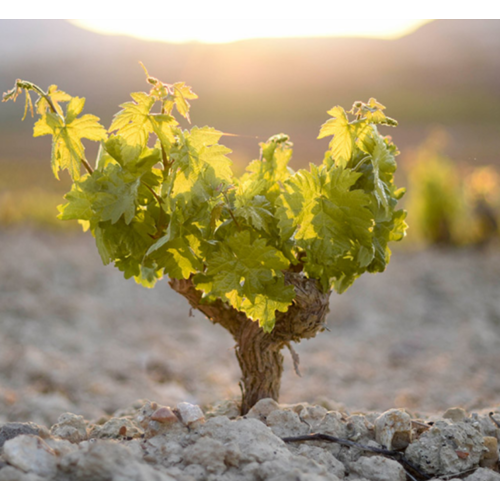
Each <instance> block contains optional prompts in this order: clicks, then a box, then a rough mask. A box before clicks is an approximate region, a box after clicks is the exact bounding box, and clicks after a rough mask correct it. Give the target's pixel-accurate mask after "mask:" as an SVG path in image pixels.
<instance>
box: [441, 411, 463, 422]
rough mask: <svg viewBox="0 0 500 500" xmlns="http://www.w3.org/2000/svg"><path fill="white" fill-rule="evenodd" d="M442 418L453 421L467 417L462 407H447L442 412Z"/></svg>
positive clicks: (460, 420)
mask: <svg viewBox="0 0 500 500" xmlns="http://www.w3.org/2000/svg"><path fill="white" fill-rule="evenodd" d="M443 418H447V419H448V420H452V421H453V422H463V421H464V420H465V419H466V418H467V412H466V411H465V410H464V409H463V408H448V409H447V410H446V411H445V412H444V413H443Z"/></svg>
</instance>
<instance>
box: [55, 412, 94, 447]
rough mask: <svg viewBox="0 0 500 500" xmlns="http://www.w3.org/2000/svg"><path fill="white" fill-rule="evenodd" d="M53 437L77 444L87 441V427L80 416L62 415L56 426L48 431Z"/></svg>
mask: <svg viewBox="0 0 500 500" xmlns="http://www.w3.org/2000/svg"><path fill="white" fill-rule="evenodd" d="M50 432H51V434H52V435H53V436H55V437H58V438H61V439H65V440H67V441H70V442H71V443H79V442H80V441H83V440H85V439H87V425H86V424H85V420H84V419H83V417H82V416H81V415H75V414H73V413H63V414H62V415H61V416H60V417H59V418H58V419H57V424H55V425H53V426H52V427H51V429H50Z"/></svg>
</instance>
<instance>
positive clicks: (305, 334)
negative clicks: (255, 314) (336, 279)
mask: <svg viewBox="0 0 500 500" xmlns="http://www.w3.org/2000/svg"><path fill="white" fill-rule="evenodd" d="M285 282H286V283H287V284H290V285H293V286H294V288H295V294H296V297H295V299H294V301H293V304H292V305H291V306H290V307H289V308H288V311H287V312H285V313H281V312H277V314H276V325H275V327H274V329H273V330H272V332H270V333H266V332H264V331H263V330H262V328H261V327H260V326H259V324H258V323H257V322H255V321H252V320H250V319H249V318H247V316H246V315H245V314H244V313H242V312H239V311H237V310H236V309H234V308H233V307H231V306H230V305H228V304H227V303H225V302H223V301H222V300H220V299H217V300H215V301H213V302H209V303H203V302H202V300H201V296H202V294H201V292H200V291H199V290H196V288H195V287H194V285H193V283H192V281H191V280H190V279H187V280H184V279H182V280H177V279H172V280H170V286H171V287H172V288H173V289H174V290H175V291H176V292H178V293H180V294H181V295H183V296H184V297H185V298H186V299H187V300H188V301H189V303H190V304H191V307H193V308H194V309H197V310H199V311H201V312H202V313H203V314H204V315H205V316H206V317H207V318H208V319H210V321H212V323H219V324H220V325H221V326H223V327H224V328H226V330H228V331H229V333H230V334H231V335H232V337H233V338H234V340H235V342H236V357H237V359H238V363H239V365H240V368H241V372H242V379H241V383H240V386H241V391H242V404H241V413H242V415H244V414H246V413H247V412H248V411H249V410H250V408H251V407H252V406H253V405H254V404H255V403H257V401H259V400H260V399H263V398H272V399H274V400H275V401H278V399H279V391H280V384H281V375H282V373H283V355H282V354H281V350H282V349H283V348H284V347H287V346H288V347H290V343H291V342H300V340H302V339H305V338H312V337H314V336H315V335H316V333H317V332H318V331H319V330H322V329H323V325H324V322H325V318H326V315H327V314H328V310H329V309H328V304H329V298H330V292H327V293H323V292H322V291H321V290H320V287H319V284H318V282H317V281H316V280H314V279H308V278H305V277H304V276H303V275H302V274H301V273H293V272H286V273H285Z"/></svg>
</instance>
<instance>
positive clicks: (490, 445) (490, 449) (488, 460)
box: [479, 436, 499, 469]
mask: <svg viewBox="0 0 500 500" xmlns="http://www.w3.org/2000/svg"><path fill="white" fill-rule="evenodd" d="M483 442H484V447H485V448H486V451H485V452H484V454H483V456H482V457H481V460H480V461H479V465H480V466H481V467H487V468H489V469H493V468H495V467H497V466H498V458H499V457H498V439H497V438H495V437H492V436H485V437H484V441H483Z"/></svg>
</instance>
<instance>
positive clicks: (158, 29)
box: [72, 19, 429, 43]
mask: <svg viewBox="0 0 500 500" xmlns="http://www.w3.org/2000/svg"><path fill="white" fill-rule="evenodd" d="M179 21H180V22H175V23H169V22H168V21H166V20H164V19H156V20H155V19H153V20H151V19H76V20H72V22H73V23H74V24H76V25H77V26H80V27H83V28H86V29H89V30H91V31H95V32H98V33H103V34H109V35H130V36H133V37H136V38H140V39H144V40H156V41H165V42H173V43H182V42H191V41H196V42H204V43H226V42H234V41H238V40H245V39H252V38H288V37H328V36H349V37H369V38H385V39H394V38H398V37H400V36H403V35H406V34H408V33H410V32H412V31H414V30H415V29H417V28H418V27H420V26H422V25H423V24H425V23H426V22H428V21H429V20H426V19H305V20H298V19H267V20H265V19H264V20H262V19H258V20H257V19H244V20H243V19H210V20H207V19H190V20H187V19H186V20H179ZM182 21H185V22H182Z"/></svg>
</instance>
